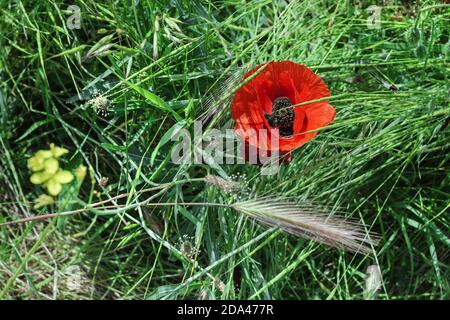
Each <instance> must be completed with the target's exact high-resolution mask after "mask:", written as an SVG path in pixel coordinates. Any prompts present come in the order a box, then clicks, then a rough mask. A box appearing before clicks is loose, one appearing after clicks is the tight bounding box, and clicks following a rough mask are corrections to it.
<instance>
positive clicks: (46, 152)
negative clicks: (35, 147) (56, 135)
mask: <svg viewBox="0 0 450 320" xmlns="http://www.w3.org/2000/svg"><path fill="white" fill-rule="evenodd" d="M35 157H38V158H42V159H49V158H51V157H52V153H51V151H50V150H39V151H38V152H36V155H35Z"/></svg>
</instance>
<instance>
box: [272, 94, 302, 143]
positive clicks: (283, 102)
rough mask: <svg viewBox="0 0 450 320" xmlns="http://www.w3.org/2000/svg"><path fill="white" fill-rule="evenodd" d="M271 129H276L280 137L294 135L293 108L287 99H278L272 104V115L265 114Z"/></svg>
mask: <svg viewBox="0 0 450 320" xmlns="http://www.w3.org/2000/svg"><path fill="white" fill-rule="evenodd" d="M265 116H266V119H267V122H269V125H270V126H271V127H272V128H278V130H279V131H280V135H281V136H282V137H289V136H292V135H293V134H294V118H295V113H294V108H293V107H292V102H291V100H289V98H288V97H278V98H276V99H275V100H273V102H272V114H265Z"/></svg>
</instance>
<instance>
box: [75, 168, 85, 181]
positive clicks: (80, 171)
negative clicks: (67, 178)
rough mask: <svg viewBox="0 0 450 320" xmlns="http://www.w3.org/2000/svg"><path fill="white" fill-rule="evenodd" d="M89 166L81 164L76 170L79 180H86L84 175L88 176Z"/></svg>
mask: <svg viewBox="0 0 450 320" xmlns="http://www.w3.org/2000/svg"><path fill="white" fill-rule="evenodd" d="M86 173H87V168H86V166H83V165H82V164H80V165H79V166H78V168H77V169H76V170H75V176H76V177H77V180H78V181H80V182H82V181H83V180H84V177H86Z"/></svg>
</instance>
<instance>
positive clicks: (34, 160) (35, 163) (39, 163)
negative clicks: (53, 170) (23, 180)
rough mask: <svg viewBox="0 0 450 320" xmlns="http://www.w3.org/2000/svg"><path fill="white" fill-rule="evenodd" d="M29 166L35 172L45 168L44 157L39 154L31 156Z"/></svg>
mask: <svg viewBox="0 0 450 320" xmlns="http://www.w3.org/2000/svg"><path fill="white" fill-rule="evenodd" d="M28 168H29V169H30V170H31V171H33V172H36V171H40V170H42V169H44V159H43V158H40V157H37V156H34V157H31V158H30V159H28Z"/></svg>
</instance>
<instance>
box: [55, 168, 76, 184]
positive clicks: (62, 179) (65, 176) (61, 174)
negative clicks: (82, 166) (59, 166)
mask: <svg viewBox="0 0 450 320" xmlns="http://www.w3.org/2000/svg"><path fill="white" fill-rule="evenodd" d="M53 179H55V180H56V181H57V182H59V183H62V184H67V183H70V182H72V180H73V174H72V173H71V172H70V171H67V170H59V171H58V172H57V173H56V174H55V175H54V177H53Z"/></svg>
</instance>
